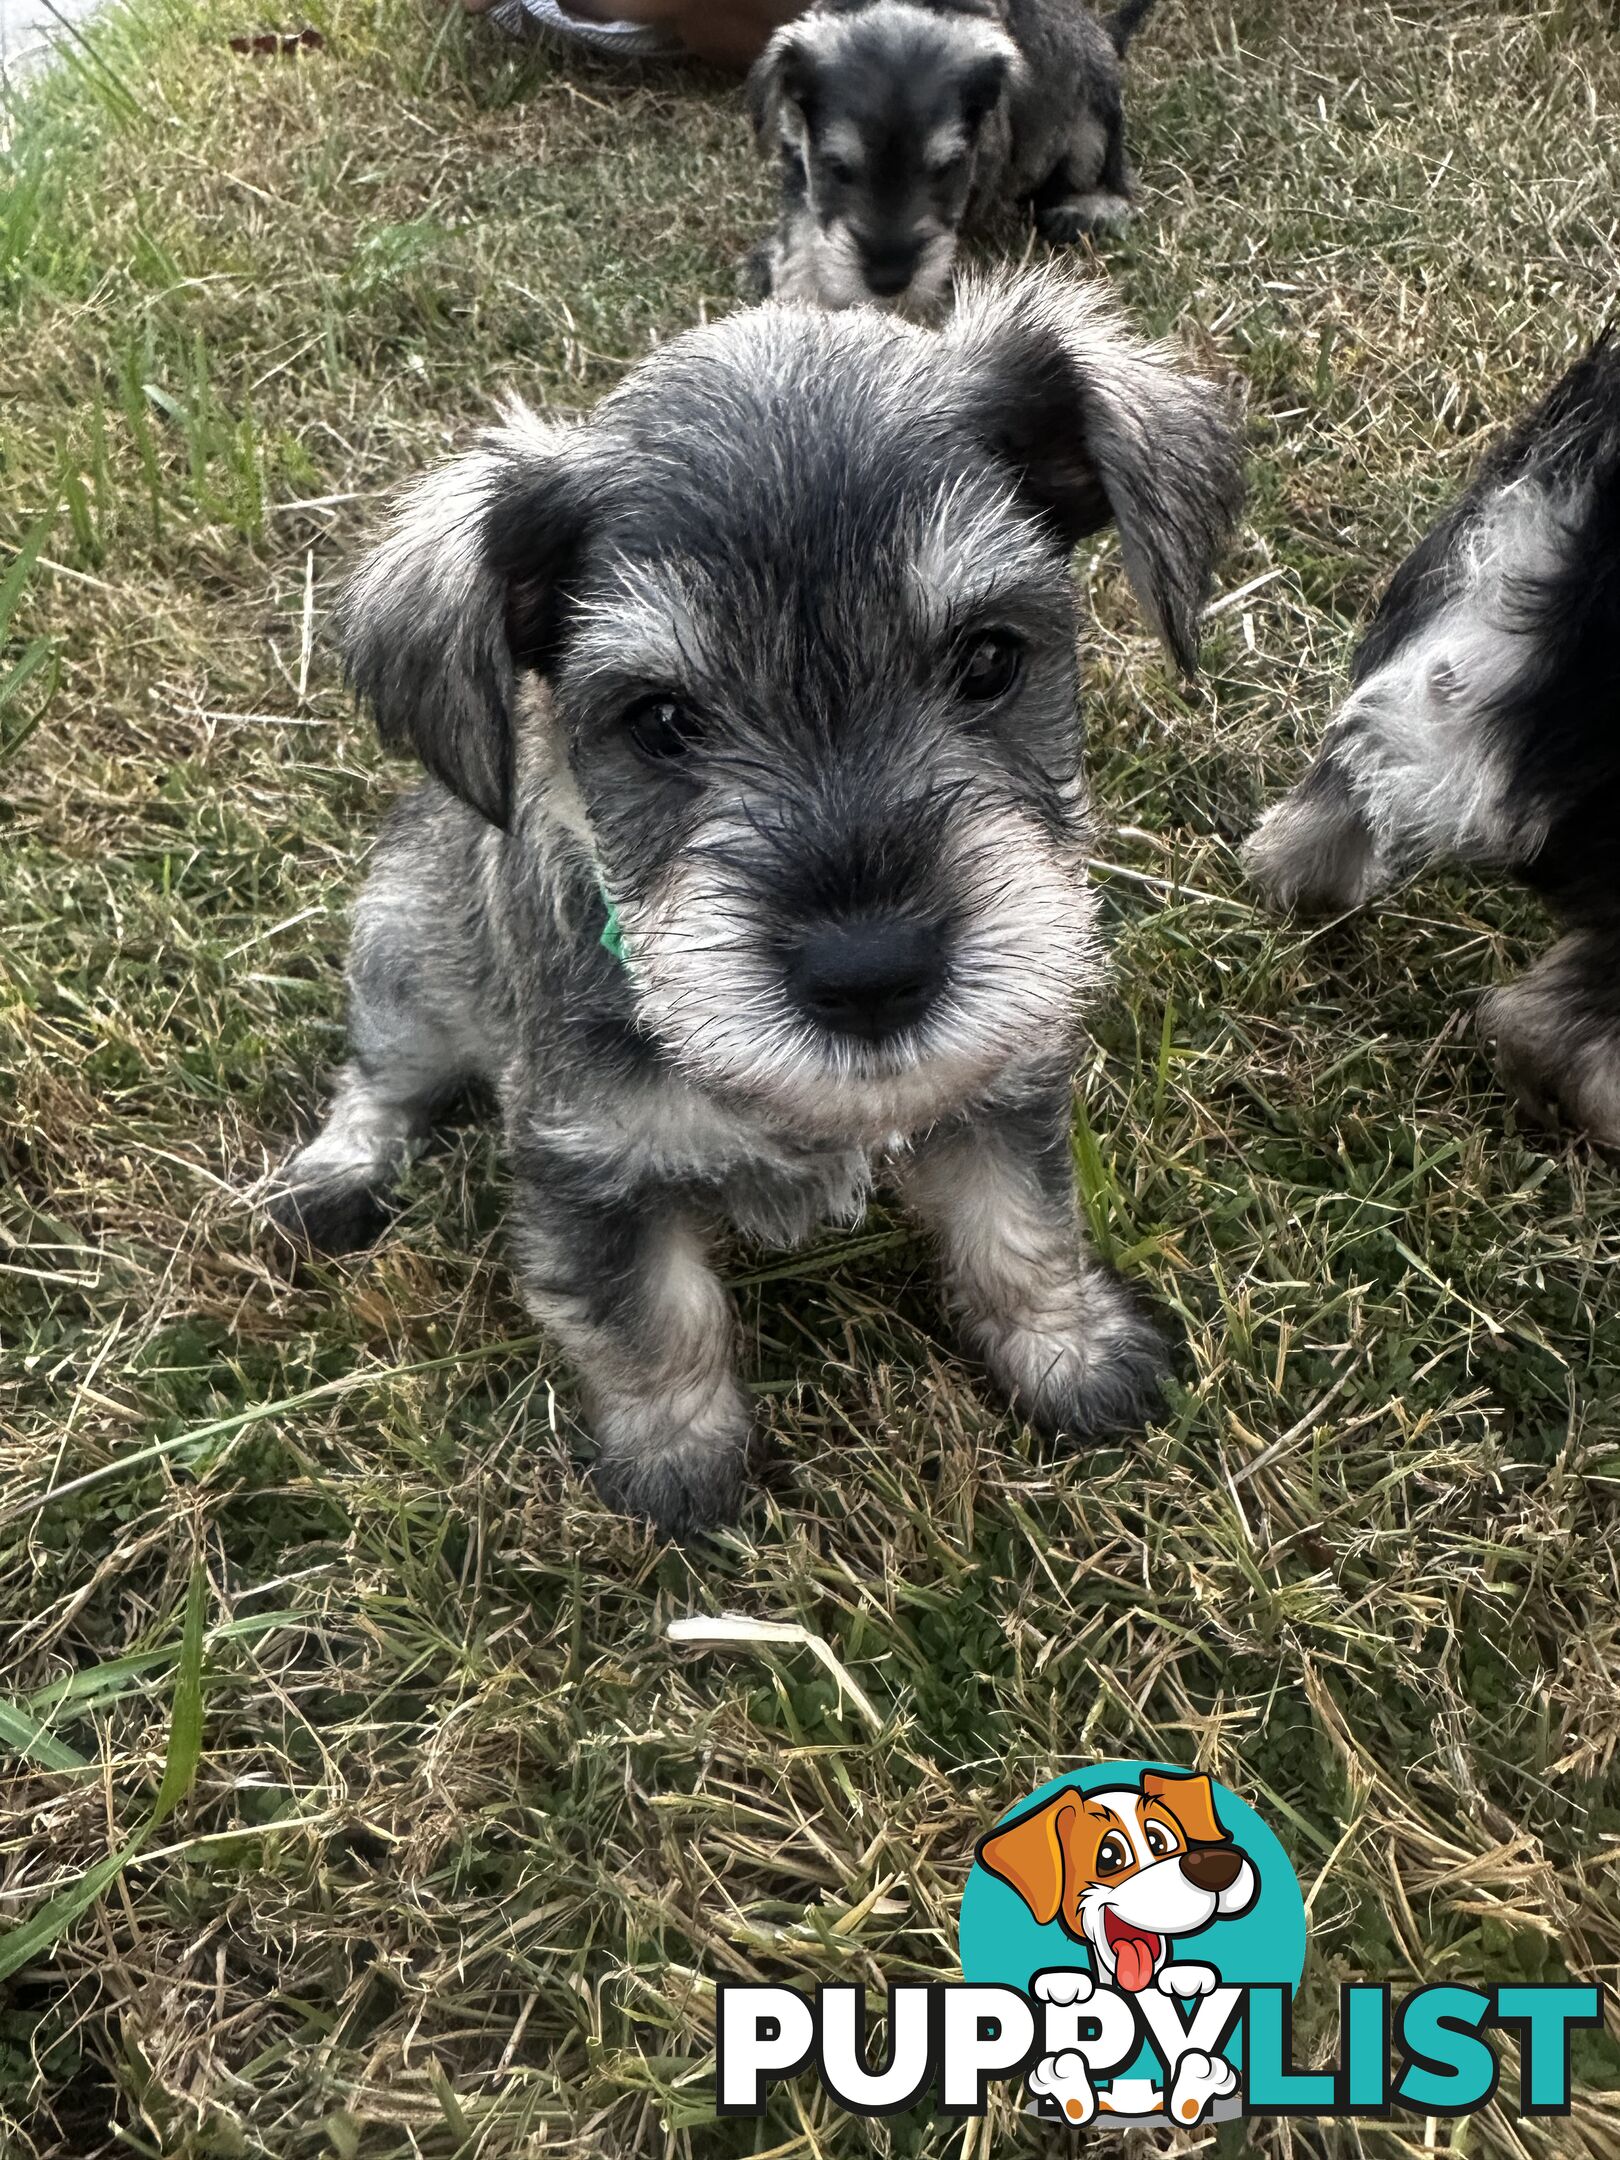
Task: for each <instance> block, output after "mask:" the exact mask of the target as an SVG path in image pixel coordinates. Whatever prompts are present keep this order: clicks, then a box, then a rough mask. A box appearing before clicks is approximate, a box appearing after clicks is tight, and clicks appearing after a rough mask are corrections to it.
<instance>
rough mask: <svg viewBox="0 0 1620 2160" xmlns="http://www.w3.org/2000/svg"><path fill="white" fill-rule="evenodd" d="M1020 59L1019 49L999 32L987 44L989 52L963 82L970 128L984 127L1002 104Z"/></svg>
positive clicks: (965, 113)
mask: <svg viewBox="0 0 1620 2160" xmlns="http://www.w3.org/2000/svg"><path fill="white" fill-rule="evenodd" d="M1017 57H1018V48H1017V46H1016V45H1014V43H1013V41H1012V39H1011V38H1006V37H1003V36H1002V35H1001V33H1000V32H999V31H997V32H996V33H995V36H994V38H993V39H990V38H987V39H986V40H985V50H984V51H983V53H982V54H981V55H980V56H979V57H978V58H977V59H976V60H975V61H974V62H973V64H972V66H971V67H970V68H969V69H968V71H967V74H966V75H965V76H964V77H963V79H962V118H963V119H964V120H965V121H966V123H967V125H968V126H969V128H972V129H975V130H977V129H979V128H981V127H983V125H984V123H985V121H986V120H987V119H988V118H989V117H990V115H991V113H992V112H993V111H994V110H995V108H996V106H997V105H998V104H999V103H1000V102H1001V97H1002V93H1003V92H1004V91H1005V89H1006V87H1007V81H1008V78H1009V76H1010V75H1011V73H1012V69H1013V63H1014V61H1015V60H1016V59H1017Z"/></svg>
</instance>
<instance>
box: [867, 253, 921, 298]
mask: <svg viewBox="0 0 1620 2160" xmlns="http://www.w3.org/2000/svg"><path fill="white" fill-rule="evenodd" d="M917 262H918V253H917V250H916V249H915V248H901V249H896V248H881V249H877V250H873V249H871V248H868V249H867V251H866V255H865V260H864V275H865V278H866V285H867V290H868V291H869V292H874V293H877V294H878V295H879V296H880V297H881V298H882V299H885V300H888V299H892V298H893V296H894V295H895V294H896V293H903V292H904V291H905V289H906V287H907V286H908V285H909V284H910V283H911V281H912V279H913V278H914V277H915V276H916V274H917Z"/></svg>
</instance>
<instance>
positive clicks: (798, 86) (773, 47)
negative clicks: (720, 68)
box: [743, 22, 815, 150]
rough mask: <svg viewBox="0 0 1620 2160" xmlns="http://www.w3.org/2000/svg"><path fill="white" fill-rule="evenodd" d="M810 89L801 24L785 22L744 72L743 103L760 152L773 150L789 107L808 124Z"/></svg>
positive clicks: (810, 63)
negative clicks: (797, 109)
mask: <svg viewBox="0 0 1620 2160" xmlns="http://www.w3.org/2000/svg"><path fill="white" fill-rule="evenodd" d="M814 87H815V60H814V56H813V54H812V52H811V48H810V41H809V37H808V35H807V33H806V28H805V25H804V24H803V23H802V22H790V23H786V24H784V25H783V27H782V28H781V29H780V30H778V31H777V32H776V34H775V36H774V37H773V38H772V39H771V41H770V43H769V44H768V45H767V46H766V47H765V50H764V51H763V52H762V53H761V54H760V56H759V58H758V59H757V60H756V61H755V62H754V64H753V66H752V67H751V68H750V69H749V70H748V80H747V82H746V83H745V84H744V85H743V102H744V104H745V105H746V107H747V110H748V117H749V119H750V120H751V121H752V122H753V124H754V138H755V140H756V141H757V143H758V144H759V147H760V148H761V149H762V150H773V149H774V148H775V147H776V144H777V141H778V139H779V137H780V135H781V132H782V115H783V113H784V112H785V111H786V110H787V108H788V107H789V106H797V107H798V108H799V110H800V111H801V112H803V113H804V114H805V118H806V122H807V123H808V120H809V112H808V107H809V103H810V99H811V94H812V92H813V90H814Z"/></svg>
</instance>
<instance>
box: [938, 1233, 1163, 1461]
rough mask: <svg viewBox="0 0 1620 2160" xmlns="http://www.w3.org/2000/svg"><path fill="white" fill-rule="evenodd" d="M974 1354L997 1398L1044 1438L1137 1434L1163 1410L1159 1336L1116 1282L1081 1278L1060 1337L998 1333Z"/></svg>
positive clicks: (1014, 1330) (1034, 1331) (1039, 1331)
mask: <svg viewBox="0 0 1620 2160" xmlns="http://www.w3.org/2000/svg"><path fill="white" fill-rule="evenodd" d="M980 1348H981V1350H982V1352H983V1354H984V1356H985V1358H986V1361H987V1362H988V1364H989V1366H990V1370H991V1373H992V1375H993V1376H994V1378H995V1379H996V1380H997V1381H998V1383H999V1384H1000V1386H1001V1388H1002V1390H1003V1392H1004V1393H1005V1394H1006V1395H1007V1396H1008V1398H1009V1399H1010V1400H1011V1402H1012V1404H1013V1407H1014V1408H1015V1409H1016V1410H1018V1411H1019V1412H1020V1413H1021V1414H1022V1415H1023V1416H1024V1417H1025V1418H1027V1419H1028V1421H1029V1423H1030V1424H1031V1425H1033V1426H1034V1428H1035V1430H1036V1431H1037V1432H1039V1433H1044V1434H1045V1435H1046V1436H1047V1437H1048V1438H1049V1439H1055V1438H1058V1437H1059V1436H1061V1437H1063V1438H1065V1439H1069V1440H1091V1439H1100V1438H1102V1437H1103V1436H1104V1435H1106V1434H1110V1433H1127V1432H1140V1431H1141V1429H1142V1428H1143V1427H1144V1426H1145V1425H1149V1424H1151V1423H1152V1421H1153V1420H1154V1418H1156V1417H1158V1416H1159V1415H1160V1414H1161V1413H1162V1412H1163V1409H1164V1382H1165V1379H1166V1378H1167V1376H1168V1374H1169V1371H1170V1357H1169V1353H1168V1351H1167V1350H1166V1348H1165V1342H1164V1337H1163V1336H1162V1335H1161V1334H1160V1333H1159V1330H1158V1329H1157V1328H1156V1327H1155V1326H1154V1324H1153V1322H1152V1321H1151V1320H1150V1319H1149V1318H1148V1317H1147V1315H1146V1314H1145V1313H1144V1312H1143V1311H1142V1309H1141V1308H1140V1306H1138V1305H1137V1303H1136V1301H1135V1299H1134V1298H1133V1297H1132V1296H1131V1294H1130V1292H1129V1291H1128V1290H1127V1289H1126V1288H1125V1286H1124V1284H1123V1283H1120V1282H1117V1281H1116V1280H1115V1279H1114V1278H1113V1277H1112V1276H1109V1275H1104V1274H1101V1273H1100V1272H1099V1273H1096V1274H1093V1275H1092V1276H1090V1277H1089V1279H1088V1281H1087V1284H1086V1289H1085V1297H1084V1303H1083V1306H1082V1309H1081V1312H1080V1315H1079V1317H1078V1318H1077V1319H1076V1320H1075V1321H1074V1322H1073V1323H1072V1324H1071V1325H1070V1326H1069V1327H1067V1328H1065V1329H1064V1330H1062V1331H1061V1332H1059V1331H1056V1330H1049V1329H1046V1328H1042V1327H1026V1328H1020V1327H1016V1326H1013V1327H1005V1328H1002V1329H1000V1330H997V1331H996V1332H995V1334H994V1336H993V1337H992V1336H990V1335H988V1334H984V1333H982V1334H981V1336H980Z"/></svg>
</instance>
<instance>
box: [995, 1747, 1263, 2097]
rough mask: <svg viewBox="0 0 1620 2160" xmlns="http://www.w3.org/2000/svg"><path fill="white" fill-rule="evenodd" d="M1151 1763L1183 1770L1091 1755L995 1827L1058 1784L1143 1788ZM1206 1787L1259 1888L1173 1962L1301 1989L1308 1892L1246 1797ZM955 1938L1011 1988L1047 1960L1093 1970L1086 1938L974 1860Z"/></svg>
mask: <svg viewBox="0 0 1620 2160" xmlns="http://www.w3.org/2000/svg"><path fill="white" fill-rule="evenodd" d="M1147 1770H1156V1771H1162V1772H1165V1773H1168V1774H1169V1775H1170V1776H1172V1777H1185V1776H1186V1775H1187V1771H1186V1768H1185V1766H1184V1765H1182V1764H1180V1763H1166V1762H1109V1763H1092V1764H1089V1765H1088V1766H1087V1767H1086V1768H1085V1769H1083V1770H1070V1771H1067V1772H1065V1774H1064V1775H1063V1776H1062V1777H1055V1778H1049V1779H1048V1780H1047V1782H1046V1783H1045V1784H1044V1785H1041V1786H1038V1787H1037V1788H1036V1790H1035V1791H1034V1792H1032V1793H1031V1794H1030V1796H1029V1798H1028V1799H1027V1800H1020V1801H1019V1802H1018V1804H1017V1806H1016V1807H1010V1808H1008V1809H1007V1811H1006V1813H1005V1814H1003V1815H1001V1816H999V1817H998V1818H997V1820H996V1822H995V1824H994V1826H993V1827H994V1828H995V1829H998V1830H999V1829H1000V1828H1001V1826H1002V1824H1003V1823H1008V1822H1011V1821H1013V1820H1014V1819H1015V1817H1017V1816H1020V1815H1024V1814H1027V1813H1028V1811H1029V1810H1030V1809H1031V1808H1034V1807H1039V1806H1040V1804H1041V1802H1042V1801H1043V1800H1050V1799H1052V1798H1053V1797H1054V1796H1055V1795H1056V1794H1058V1793H1060V1792H1065V1791H1074V1792H1082V1793H1094V1792H1103V1791H1106V1790H1107V1789H1108V1788H1109V1787H1110V1786H1127V1787H1130V1788H1133V1789H1136V1788H1139V1787H1140V1785H1141V1781H1142V1774H1143V1772H1144V1771H1147ZM1211 1789H1212V1791H1213V1793H1214V1796H1215V1812H1216V1814H1217V1815H1218V1816H1219V1817H1220V1821H1221V1826H1222V1828H1223V1829H1224V1830H1225V1831H1226V1832H1227V1833H1228V1835H1229V1836H1230V1837H1231V1839H1232V1842H1233V1843H1234V1844H1235V1845H1239V1846H1241V1847H1242V1849H1243V1851H1244V1852H1246V1853H1247V1854H1248V1856H1249V1859H1250V1862H1251V1863H1252V1865H1253V1867H1254V1871H1255V1873H1256V1874H1257V1875H1258V1876H1259V1878H1260V1894H1259V1896H1258V1897H1257V1898H1256V1899H1255V1901H1254V1903H1253V1904H1252V1905H1251V1906H1250V1907H1249V1909H1248V1911H1247V1912H1246V1913H1240V1914H1238V1915H1237V1916H1235V1917H1234V1918H1232V1919H1224V1920H1223V1919H1215V1920H1212V1921H1211V1922H1210V1923H1209V1925H1208V1926H1207V1927H1203V1928H1200V1929H1199V1930H1198V1932H1197V1933H1196V1934H1195V1935H1177V1936H1176V1937H1175V1938H1174V1941H1173V1946H1172V1949H1171V1952H1170V1956H1171V1959H1172V1960H1173V1961H1174V1962H1175V1963H1177V1964H1188V1965H1213V1966H1214V1968H1215V1970H1216V1971H1217V1972H1218V1973H1219V1974H1220V1976H1221V1978H1222V1980H1223V1981H1225V1982H1227V1983H1228V1984H1229V1985H1231V1986H1233V1987H1255V1986H1261V1985H1266V1984H1270V1985H1272V1986H1278V1987H1286V1988H1288V1989H1289V1990H1290V1991H1291V1992H1292V1991H1293V1990H1295V1989H1297V1988H1298V1986H1299V1978H1300V1974H1301V1973H1302V1972H1303V1971H1304V1969H1305V1900H1304V1899H1303V1898H1302V1897H1301V1896H1300V1893H1299V1881H1298V1878H1297V1877H1296V1876H1295V1874H1294V1870H1293V1866H1292V1863H1291V1862H1290V1860H1289V1858H1288V1855H1287V1853H1286V1852H1284V1850H1283V1848H1282V1846H1281V1844H1280V1843H1279V1842H1278V1840H1277V1839H1276V1838H1275V1837H1274V1836H1273V1835H1272V1833H1271V1831H1270V1830H1268V1829H1267V1827H1266V1825H1265V1824H1264V1823H1263V1822H1262V1821H1261V1820H1260V1817H1259V1816H1258V1815H1257V1814H1256V1813H1255V1812H1254V1809H1253V1808H1252V1807H1250V1806H1249V1804H1248V1802H1247V1801H1245V1800H1240V1799H1239V1798H1238V1796H1237V1794H1236V1793H1234V1792H1231V1791H1229V1790H1228V1789H1227V1787H1226V1786H1224V1785H1219V1784H1215V1783H1214V1781H1213V1780H1212V1781H1211ZM986 1834H987V1835H988V1833H986ZM957 1945H958V1948H959V1950H960V1953H961V1959H962V1978H963V1979H964V1980H968V1981H973V1982H975V1983H977V1984H979V1985H981V1986H999V1987H1014V1988H1019V1989H1022V1990H1023V1991H1025V1992H1026V1993H1027V1992H1028V1989H1029V1984H1030V1980H1031V1978H1032V1977H1033V1976H1034V1974H1036V1973H1038V1972H1041V1971H1044V1970H1045V1969H1047V1968H1048V1967H1051V1966H1054V1965H1055V1966H1065V1965H1072V1966H1076V1967H1079V1968H1081V1969H1083V1970H1085V1971H1088V1972H1089V1971H1090V1970H1091V1969H1092V1966H1091V1955H1090V1952H1089V1951H1088V1950H1087V1949H1086V1947H1085V1945H1084V1944H1083V1943H1078V1942H1076V1941H1075V1939H1074V1937H1073V1936H1072V1935H1068V1934H1066V1933H1065V1932H1064V1930H1063V1929H1062V1928H1061V1927H1059V1925H1058V1924H1057V1922H1056V1921H1055V1920H1051V1921H1048V1922H1047V1924H1046V1926H1044V1927H1042V1926H1041V1925H1040V1924H1039V1922H1038V1921H1037V1920H1036V1918H1035V1915H1034V1914H1033V1913H1032V1912H1031V1911H1030V1909H1029V1907H1028V1906H1027V1905H1026V1904H1025V1903H1024V1901H1023V1899H1022V1898H1021V1897H1020V1896H1019V1895H1018V1892H1017V1891H1016V1890H1015V1889H1013V1887H1012V1885H1011V1884H1010V1883H1004V1882H1002V1881H1001V1879H1000V1878H999V1876H995V1875H992V1874H991V1873H990V1871H989V1870H988V1868H985V1867H982V1866H981V1865H980V1863H979V1862H978V1860H977V1859H975V1861H974V1863H973V1872H972V1873H971V1874H970V1875H969V1877H968V1879H967V1887H966V1889H965V1890H964V1891H963V1893H962V1914H961V1920H960V1923H959V1926H958V1929H957ZM1226 2052H1227V2054H1228V2056H1229V2057H1230V2058H1231V2059H1232V2061H1233V2062H1236V2061H1237V2060H1238V2041H1237V2039H1236V2037H1234V2039H1233V2041H1232V2043H1231V2044H1230V2046H1229V2047H1228V2048H1227V2050H1226ZM1151 2067H1152V2065H1151V2062H1149V2061H1147V2060H1145V2058H1144V2057H1138V2058H1137V2061H1136V2062H1134V2063H1132V2064H1131V2065H1129V2066H1128V2071H1127V2072H1126V2073H1122V2074H1136V2075H1141V2074H1143V2072H1144V2070H1145V2069H1148V2068H1151Z"/></svg>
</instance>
